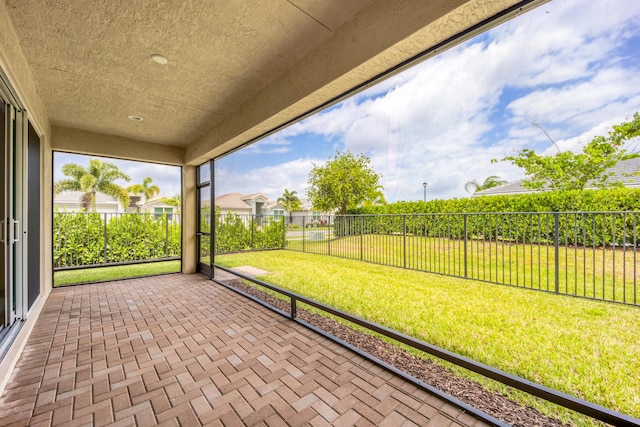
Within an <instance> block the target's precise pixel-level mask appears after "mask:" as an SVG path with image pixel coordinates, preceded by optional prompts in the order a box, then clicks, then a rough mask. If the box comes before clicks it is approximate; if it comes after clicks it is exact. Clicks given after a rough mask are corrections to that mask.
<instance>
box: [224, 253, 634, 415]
mask: <svg viewBox="0 0 640 427" xmlns="http://www.w3.org/2000/svg"><path fill="white" fill-rule="evenodd" d="M216 261H217V262H218V263H220V264H222V265H225V266H228V267H236V266H240V265H251V266H254V267H258V268H261V269H264V270H267V271H270V272H272V274H269V275H268V276H264V277H262V279H263V280H266V281H268V282H270V283H274V284H276V285H278V286H281V287H283V288H286V289H289V290H292V291H294V292H297V293H300V294H303V295H305V296H308V297H310V298H312V299H315V300H318V301H321V302H323V303H326V304H329V305H331V306H333V307H336V308H339V309H341V310H345V311H347V312H349V313H352V314H354V315H357V316H361V317H363V318H365V319H368V320H370V321H372V322H375V323H379V324H382V325H385V326H388V327H390V328H393V329H395V330H397V331H400V332H403V333H406V334H408V335H411V336H413V337H416V338H418V339H420V340H423V341H426V342H428V343H431V344H434V345H437V346H439V347H442V348H445V349H448V350H450V351H454V352H456V353H459V354H462V355H464V356H467V357H470V358H472V359H475V360H477V361H480V362H483V363H486V364H488V365H491V366H494V367H497V368H499V369H502V370H505V371H507V372H510V373H512V374H515V375H518V376H521V377H524V378H526V379H529V380H532V381H536V382H538V383H541V384H543V385H545V386H548V387H551V388H554V389H557V390H560V391H563V392H565V393H568V394H571V395H574V396H577V397H580V398H582V399H586V400H588V401H591V402H594V403H597V404H600V405H602V406H605V407H608V408H611V409H613V410H616V411H620V412H623V413H626V414H629V415H631V416H634V417H640V375H638V373H639V372H640V340H638V331H640V311H639V309H638V308H636V307H630V306H625V305H620V304H611V303H604V302H599V301H591V300H584V299H576V298H570V297H566V296H558V295H553V294H548V293H541V292H531V291H529V290H525V289H519V288H514V287H506V286H498V285H494V284H489V283H483V282H476V281H471V280H461V279H459V278H454V277H446V276H441V275H434V274H428V273H423V272H418V271H411V270H405V269H397V268H393V267H385V266H372V265H371V264H367V263H363V262H359V261H353V260H346V259H340V258H335V257H327V256H319V255H312V254H305V253H300V252H294V251H271V252H257V253H242V254H232V255H218V256H216ZM486 384H490V381H489V380H487V381H486ZM538 406H539V405H538ZM539 409H541V410H542V411H543V412H545V413H551V414H554V415H555V416H560V417H562V418H564V419H565V420H569V419H571V418H572V417H573V418H572V420H573V422H574V423H577V424H583V423H585V422H586V421H585V420H584V419H583V418H576V416H575V414H574V415H572V414H573V413H570V412H569V411H562V410H560V409H559V408H557V407H555V406H554V405H551V404H543V405H542V406H540V407H539Z"/></svg>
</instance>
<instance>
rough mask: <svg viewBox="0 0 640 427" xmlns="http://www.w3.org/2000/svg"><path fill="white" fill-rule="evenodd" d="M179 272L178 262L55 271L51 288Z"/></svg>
mask: <svg viewBox="0 0 640 427" xmlns="http://www.w3.org/2000/svg"><path fill="white" fill-rule="evenodd" d="M179 271H180V260H177V261H162V262H151V263H146V264H130V265H119V266H114V267H98V268H85V269H81V270H66V271H56V272H54V274H53V286H54V287H55V286H63V285H75V284H79V283H91V282H101V281H105V280H117V279H125V278H130V277H140V276H150V275H153V274H163V273H176V272H179Z"/></svg>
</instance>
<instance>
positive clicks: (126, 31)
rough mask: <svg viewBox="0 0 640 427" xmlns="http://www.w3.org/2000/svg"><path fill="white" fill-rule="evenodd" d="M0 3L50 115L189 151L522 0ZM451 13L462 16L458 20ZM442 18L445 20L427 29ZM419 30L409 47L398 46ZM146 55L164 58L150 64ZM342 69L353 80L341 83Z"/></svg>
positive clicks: (314, 98) (194, 157)
mask: <svg viewBox="0 0 640 427" xmlns="http://www.w3.org/2000/svg"><path fill="white" fill-rule="evenodd" d="M4 2H5V7H6V9H7V11H8V13H9V15H10V18H11V20H12V22H13V26H14V29H15V32H16V33H17V35H18V37H19V39H20V43H21V47H22V50H23V53H24V55H25V57H26V59H27V61H28V63H29V65H30V67H31V71H32V73H33V75H34V80H35V81H36V82H37V86H38V91H39V94H40V96H41V97H42V100H43V102H44V104H45V106H46V109H47V114H48V115H49V120H50V122H51V123H52V124H53V125H54V126H58V127H64V128H76V129H82V130H88V131H92V132H97V133H103V134H109V135H117V136H122V137H127V138H131V139H133V140H140V141H147V142H152V143H157V144H166V145H174V146H178V147H184V148H185V149H189V151H186V152H187V153H188V154H189V156H188V157H189V158H187V161H191V162H195V161H199V160H200V159H202V158H204V157H206V156H207V155H211V154H212V153H214V152H215V148H216V147H221V146H224V143H225V142H228V141H231V140H234V138H236V137H238V136H239V135H241V137H240V138H239V139H238V138H236V139H235V140H234V141H235V142H234V144H236V145H237V144H239V143H242V142H243V141H244V140H247V139H249V138H251V137H254V136H255V135H256V134H258V133H260V132H262V131H263V130H264V129H267V128H268V127H271V126H273V125H277V124H278V122H282V121H286V120H289V119H290V118H291V117H292V116H295V115H296V114H298V113H297V111H301V109H308V108H309V106H311V107H313V105H314V104H315V105H318V104H320V103H322V102H325V101H326V100H327V99H330V97H331V96H335V94H336V93H339V92H342V91H344V90H346V89H348V88H349V87H350V86H354V85H355V84H358V83H359V82H362V81H364V80H366V79H368V78H371V77H372V76H373V75H375V74H376V73H379V72H380V71H381V70H383V69H384V68H388V67H390V66H393V65H395V64H396V63H399V62H401V61H403V60H405V59H407V58H408V57H410V56H411V55H414V54H415V53H416V52H417V51H419V50H420V49H426V48H428V47H429V45H432V44H434V43H436V42H437V41H439V40H441V39H443V38H446V37H449V36H450V35H451V34H455V33H456V32H459V31H461V30H464V29H465V28H467V27H469V26H470V25H473V24H474V23H477V22H479V21H480V20H482V19H486V18H487V17H489V16H492V15H493V14H495V13H497V12H499V11H501V10H503V9H504V8H506V7H508V6H511V5H513V4H515V3H517V2H516V1H514V0H495V1H480V0H477V1H468V0H433V1H430V2H424V1H404V2H388V1H386V0H385V1H375V0H264V1H246V0H215V1H214V0H180V1H177V0H93V1H89V0H55V1H54V0H47V1H45V0H4ZM463 8H466V10H463V11H462V12H461V9H463ZM456 12H458V13H463V15H460V16H466V18H465V19H460V18H458V19H456V18H455V17H456V16H457V15H456ZM445 18H447V19H448V20H447V21H446V23H447V24H446V27H445V26H443V25H441V26H440V27H439V28H440V30H438V29H437V28H431V29H429V25H434V23H437V20H438V19H440V20H442V19H445ZM443 22H444V21H443ZM425 29H427V30H429V31H426V30H425ZM420 30H421V31H422V32H421V33H420ZM418 33H420V34H421V35H420V37H419V38H418V39H415V40H414V41H413V42H412V43H413V44H412V45H410V47H409V48H408V47H407V45H403V44H402V43H400V41H401V40H404V39H406V38H407V37H410V36H412V35H415V34H418ZM420 43H422V44H423V45H420ZM416 44H418V46H416ZM385 49H387V50H389V49H391V50H389V51H388V52H387V53H388V54H387V56H386V57H385V58H384V59H382V60H381V59H380V58H379V57H378V56H377V55H378V54H379V53H381V52H382V51H383V50H385ZM389 52H391V54H389ZM155 53H158V54H162V55H164V56H165V57H166V58H167V59H168V61H169V62H168V64H166V65H160V64H157V63H155V62H154V61H153V60H152V59H151V55H152V54H155ZM350 61H351V62H352V63H351V62H350ZM367 62H368V63H369V68H368V69H363V68H362V65H363V64H365V63H367ZM301 64H308V65H307V68H306V69H305V66H304V65H301ZM337 64H344V66H342V67H341V68H340V67H338V66H337ZM358 67H360V68H358ZM325 68H326V70H325ZM305 70H306V71H305ZM347 72H348V73H351V77H350V78H349V79H347V80H344V79H343V80H342V81H339V78H340V77H343V76H344V75H345V73H347ZM300 73H307V74H308V79H307V78H306V77H305V76H302V77H301V76H300V75H299V74H300ZM292 76H297V77H296V78H292ZM323 79H324V80H323ZM331 85H333V87H332V89H331V90H328V91H327V90H325V91H321V90H320V89H321V88H323V87H327V86H329V87H331ZM293 92H295V93H293ZM279 94H282V97H280V96H279ZM302 98H305V99H307V100H308V102H306V103H304V105H302V104H300V105H299V106H298V107H297V110H296V111H293V110H292V111H290V112H288V113H287V114H280V115H278V114H277V112H280V111H285V110H286V108H289V107H291V106H292V105H295V104H296V102H297V101H299V100H300V99H302ZM309 99H310V100H309ZM280 103H282V105H280ZM253 110H260V111H265V112H264V113H261V114H257V113H254V112H252V111H253ZM267 110H269V111H267ZM129 115H135V116H140V117H142V118H143V119H144V120H143V121H142V122H134V121H132V120H129V119H128V118H127V116H129ZM245 116H246V117H245ZM267 118H271V120H270V121H269V120H267ZM259 124H262V125H261V126H258V125H259ZM248 129H253V130H252V131H251V132H247V130H248ZM227 148H232V147H231V146H229V147H227ZM225 149H226V148H225ZM218 151H220V149H218Z"/></svg>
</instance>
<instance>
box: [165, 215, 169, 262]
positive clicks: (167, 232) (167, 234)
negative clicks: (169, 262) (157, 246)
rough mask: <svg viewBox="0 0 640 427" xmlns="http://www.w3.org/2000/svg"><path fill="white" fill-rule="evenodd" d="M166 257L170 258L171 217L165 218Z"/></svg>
mask: <svg viewBox="0 0 640 427" xmlns="http://www.w3.org/2000/svg"><path fill="white" fill-rule="evenodd" d="M164 256H165V257H169V215H168V214H167V215H165V216H164Z"/></svg>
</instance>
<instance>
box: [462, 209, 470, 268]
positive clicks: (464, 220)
mask: <svg viewBox="0 0 640 427" xmlns="http://www.w3.org/2000/svg"><path fill="white" fill-rule="evenodd" d="M462 221H463V223H464V240H463V243H464V260H463V263H464V278H465V279H467V278H468V277H469V273H468V270H467V268H468V267H467V266H468V262H467V256H468V255H467V243H468V236H469V235H468V232H469V229H468V228H467V214H466V213H465V214H462Z"/></svg>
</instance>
